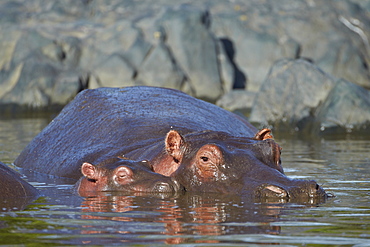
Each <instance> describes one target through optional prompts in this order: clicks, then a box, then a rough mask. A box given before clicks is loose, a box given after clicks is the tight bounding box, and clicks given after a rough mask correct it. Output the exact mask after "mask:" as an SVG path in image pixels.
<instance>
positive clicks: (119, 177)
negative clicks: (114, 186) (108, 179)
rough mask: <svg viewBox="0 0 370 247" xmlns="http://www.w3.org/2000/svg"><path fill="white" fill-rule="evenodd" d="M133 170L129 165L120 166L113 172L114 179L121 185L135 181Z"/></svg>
mask: <svg viewBox="0 0 370 247" xmlns="http://www.w3.org/2000/svg"><path fill="white" fill-rule="evenodd" d="M133 174H134V173H133V171H132V170H131V169H130V168H129V167H127V166H119V167H117V168H116V169H115V170H114V172H113V179H114V181H115V182H116V183H118V184H120V185H126V184H129V183H131V182H132V181H133V178H132V176H133Z"/></svg>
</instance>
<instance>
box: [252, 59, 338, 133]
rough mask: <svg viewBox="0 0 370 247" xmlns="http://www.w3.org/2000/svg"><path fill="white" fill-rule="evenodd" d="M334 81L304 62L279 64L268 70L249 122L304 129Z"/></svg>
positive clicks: (279, 127)
mask: <svg viewBox="0 0 370 247" xmlns="http://www.w3.org/2000/svg"><path fill="white" fill-rule="evenodd" d="M334 85H335V79H334V78H332V77H331V76H329V75H328V74H326V73H324V72H323V71H321V70H320V69H319V68H318V67H317V66H315V65H313V64H312V63H309V62H307V61H305V60H302V59H298V60H286V59H284V60H281V61H278V62H277V63H276V64H275V65H274V66H273V67H272V68H271V70H270V72H269V74H268V76H267V78H266V80H265V81H264V82H263V84H262V86H261V89H260V91H259V92H258V94H257V96H256V99H255V101H254V103H253V107H252V112H251V116H250V119H249V120H250V121H251V122H254V123H258V124H262V125H268V124H273V125H274V127H275V128H278V129H284V128H287V129H291V128H298V129H301V130H302V129H304V128H305V127H307V125H309V124H311V123H312V121H314V118H315V111H316V109H317V107H318V106H319V105H320V104H321V103H322V102H324V101H325V99H326V98H327V96H328V94H329V92H330V90H331V89H332V88H333V87H334Z"/></svg>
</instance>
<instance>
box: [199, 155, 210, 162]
mask: <svg viewBox="0 0 370 247" xmlns="http://www.w3.org/2000/svg"><path fill="white" fill-rule="evenodd" d="M200 159H201V160H203V161H204V162H207V161H208V160H209V158H208V157H205V156H202V157H200Z"/></svg>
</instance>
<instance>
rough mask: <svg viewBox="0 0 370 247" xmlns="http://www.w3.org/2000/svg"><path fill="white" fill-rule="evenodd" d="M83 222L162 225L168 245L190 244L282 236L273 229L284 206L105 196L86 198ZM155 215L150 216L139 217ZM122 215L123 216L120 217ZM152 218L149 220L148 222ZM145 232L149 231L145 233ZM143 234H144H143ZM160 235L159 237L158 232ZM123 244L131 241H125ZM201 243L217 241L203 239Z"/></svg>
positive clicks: (225, 199)
mask: <svg viewBox="0 0 370 247" xmlns="http://www.w3.org/2000/svg"><path fill="white" fill-rule="evenodd" d="M81 207H82V212H83V214H82V215H81V218H82V219H89V220H112V221H120V222H133V221H135V222H156V223H161V226H162V227H163V230H162V231H161V234H164V235H166V236H168V237H167V238H166V239H165V243H167V244H178V243H184V242H187V236H188V235H200V236H217V235H224V234H229V233H230V232H232V233H233V234H261V233H263V234H279V233H280V226H274V225H271V224H270V223H271V222H275V221H277V220H278V219H279V214H280V212H281V209H282V208H283V207H284V204H256V203H248V201H246V200H243V198H241V197H238V196H234V197H231V196H222V195H215V194H208V195H207V194H190V193H187V194H185V195H181V196H179V197H176V198H170V199H168V198H167V199H162V198H157V197H155V196H151V197H145V196H127V195H119V194H111V193H106V192H101V193H99V194H98V195H96V196H94V197H86V198H84V201H83V202H82V204H81ZM138 209H139V210H140V212H143V211H144V212H151V213H150V214H139V211H136V210H138ZM117 213H119V214H117ZM148 216H149V218H148ZM144 231H145V230H144ZM114 233H121V234H127V235H130V234H137V229H135V232H131V231H130V230H128V229H125V228H122V229H121V228H119V229H116V230H113V231H112V229H99V227H96V225H85V226H83V230H81V234H114ZM142 233H143V232H141V234H142ZM156 234H159V233H158V232H157V233H156ZM121 240H124V241H129V240H128V239H125V237H123V238H122V239H121ZM196 242H198V243H200V242H203V243H215V242H218V241H216V240H214V239H213V240H204V239H202V240H201V239H199V240H197V241H196Z"/></svg>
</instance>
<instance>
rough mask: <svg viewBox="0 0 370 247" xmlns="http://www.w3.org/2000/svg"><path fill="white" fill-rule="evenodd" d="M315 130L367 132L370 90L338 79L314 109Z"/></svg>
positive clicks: (369, 114)
mask: <svg viewBox="0 0 370 247" xmlns="http://www.w3.org/2000/svg"><path fill="white" fill-rule="evenodd" d="M316 122H317V123H318V124H319V125H317V126H316V130H317V128H318V127H319V128H320V131H323V132H343V131H342V130H345V131H346V132H360V133H361V134H364V133H366V132H369V131H368V130H367V129H369V128H370V91H368V90H366V89H364V88H363V87H361V86H359V85H356V84H354V83H351V82H349V81H346V80H343V79H339V80H338V81H337V82H336V84H335V86H334V88H333V89H332V90H331V91H330V93H329V95H328V97H327V98H326V100H325V102H324V103H323V104H322V105H321V106H320V107H318V109H317V111H316Z"/></svg>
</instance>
